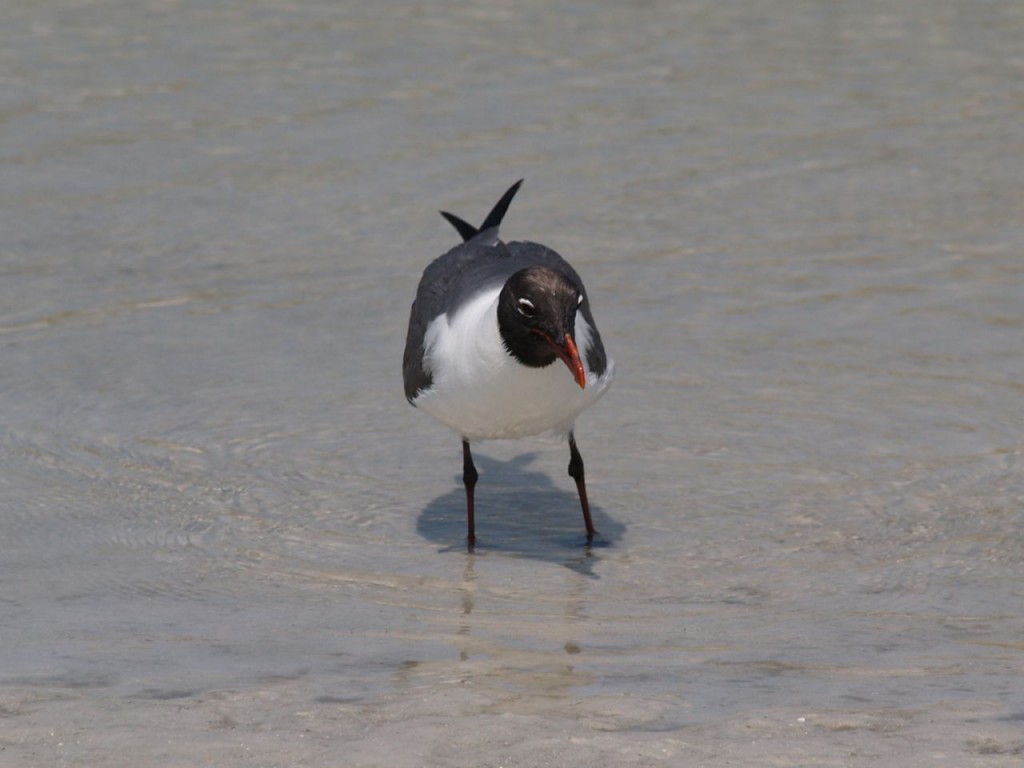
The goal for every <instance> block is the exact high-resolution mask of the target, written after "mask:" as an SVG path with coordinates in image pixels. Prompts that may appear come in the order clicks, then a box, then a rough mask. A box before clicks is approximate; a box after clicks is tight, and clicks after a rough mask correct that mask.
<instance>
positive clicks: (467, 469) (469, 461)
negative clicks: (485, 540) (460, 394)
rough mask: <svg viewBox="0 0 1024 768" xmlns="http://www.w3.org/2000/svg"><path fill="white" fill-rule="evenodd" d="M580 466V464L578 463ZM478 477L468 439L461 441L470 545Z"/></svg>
mask: <svg viewBox="0 0 1024 768" xmlns="http://www.w3.org/2000/svg"><path fill="white" fill-rule="evenodd" d="M580 466H582V464H581V465H580ZM478 477H479V475H478V474H477V471H476V467H475V466H473V454H472V453H470V452H469V440H463V441H462V482H463V484H464V485H465V486H466V526H467V530H468V533H467V535H466V542H467V543H468V544H469V546H470V547H472V546H473V545H474V544H475V543H476V523H475V521H474V518H473V488H475V487H476V479H477V478H478Z"/></svg>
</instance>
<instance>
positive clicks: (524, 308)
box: [516, 299, 537, 317]
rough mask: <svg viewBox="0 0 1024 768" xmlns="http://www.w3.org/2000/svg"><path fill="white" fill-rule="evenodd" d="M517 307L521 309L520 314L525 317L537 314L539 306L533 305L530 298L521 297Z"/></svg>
mask: <svg viewBox="0 0 1024 768" xmlns="http://www.w3.org/2000/svg"><path fill="white" fill-rule="evenodd" d="M516 303H517V305H518V306H517V307H516V309H518V310H519V314H520V315H522V316H523V317H533V316H534V315H536V314H537V308H536V307H534V306H533V302H532V301H530V300H529V299H519V300H518V301H517V302H516Z"/></svg>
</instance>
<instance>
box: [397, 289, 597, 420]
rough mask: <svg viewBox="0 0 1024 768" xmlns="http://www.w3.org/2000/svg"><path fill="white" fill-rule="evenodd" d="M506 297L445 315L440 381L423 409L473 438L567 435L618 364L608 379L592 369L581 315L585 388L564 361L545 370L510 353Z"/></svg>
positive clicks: (431, 349)
mask: <svg viewBox="0 0 1024 768" xmlns="http://www.w3.org/2000/svg"><path fill="white" fill-rule="evenodd" d="M498 292H499V291H498V290H495V291H491V292H488V293H486V294H482V295H481V296H479V297H477V298H475V299H474V300H473V301H471V302H470V303H469V304H468V305H467V306H466V307H465V308H464V309H463V310H461V311H460V312H459V313H458V314H457V315H456V316H455V317H454V318H453V319H452V322H449V321H448V318H447V317H446V316H444V315H442V316H441V317H439V318H437V319H436V320H434V321H433V322H432V323H431V324H430V326H429V327H428V328H427V333H426V338H425V340H424V341H425V344H424V348H425V349H424V356H425V363H426V367H427V369H428V370H429V371H430V372H431V375H432V377H433V383H432V385H431V387H430V388H429V389H427V390H426V391H424V392H423V393H421V394H420V396H419V397H417V398H416V400H415V405H416V406H417V407H418V408H422V409H423V410H425V411H426V412H427V413H429V414H430V415H431V416H433V417H434V418H436V419H437V420H438V421H440V422H441V423H442V424H444V425H446V426H447V427H449V428H450V429H452V430H454V431H455V432H457V433H459V435H460V436H462V437H464V438H467V439H469V440H496V439H501V438H513V437H525V436H527V435H536V434H540V433H543V432H553V433H561V434H566V433H568V432H569V431H570V430H572V428H573V424H574V423H575V421H576V417H577V416H578V415H579V414H580V413H581V412H583V411H584V410H585V409H586V408H589V407H590V406H591V405H593V404H594V403H595V402H596V401H597V400H598V398H600V397H601V395H603V394H604V392H605V390H606V389H607V388H608V385H609V384H611V380H612V373H613V370H614V364H613V363H612V361H611V360H609V361H608V366H607V369H606V370H605V373H604V375H603V376H600V377H598V376H597V375H596V374H595V373H594V372H593V371H591V370H589V369H587V366H586V359H587V358H586V350H587V349H588V348H589V343H590V328H589V326H588V325H587V323H586V321H585V320H584V319H583V317H582V315H577V318H576V337H577V338H576V343H577V346H578V348H579V350H580V357H581V358H582V360H583V362H584V369H585V370H586V374H587V386H586V388H585V389H581V388H580V386H579V385H578V384H577V383H576V381H575V380H574V379H573V376H572V373H571V372H570V371H569V369H568V368H567V367H566V366H565V364H564V363H563V362H562V361H561V360H555V361H554V362H553V363H552V364H551V365H548V366H546V367H544V368H529V367H527V366H525V365H522V364H521V363H519V362H518V361H517V360H516V359H515V358H513V357H512V356H511V355H510V354H509V353H508V351H507V350H506V349H505V346H504V344H503V343H502V341H501V334H500V333H499V332H498V320H497V298H498Z"/></svg>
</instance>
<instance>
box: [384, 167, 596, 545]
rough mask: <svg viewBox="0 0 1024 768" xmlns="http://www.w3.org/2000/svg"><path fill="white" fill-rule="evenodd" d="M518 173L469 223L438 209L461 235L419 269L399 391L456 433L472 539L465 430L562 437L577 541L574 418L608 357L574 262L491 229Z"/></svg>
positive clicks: (478, 434) (471, 472)
mask: <svg viewBox="0 0 1024 768" xmlns="http://www.w3.org/2000/svg"><path fill="white" fill-rule="evenodd" d="M522 183H523V182H522V179H520V180H519V181H517V182H516V183H515V184H513V185H512V187H511V188H510V189H509V190H508V191H507V192H506V193H505V194H504V196H503V197H502V198H501V200H499V201H498V203H497V204H496V205H495V206H494V208H493V209H492V210H491V212H490V213H489V214H487V218H486V219H484V223H483V224H481V225H480V227H479V228H477V227H474V226H473V225H472V224H468V223H467V222H465V221H463V220H462V219H460V218H459V217H458V216H454V215H453V214H450V213H447V212H445V211H442V212H441V215H442V216H444V217H445V219H447V220H448V222H449V223H451V225H452V226H454V227H455V229H456V231H458V233H459V235H461V236H462V239H463V240H464V241H465V242H463V243H462V244H460V245H458V246H456V247H455V248H452V249H451V250H450V251H448V253H446V254H444V255H443V256H441V257H439V258H437V259H435V260H434V261H433V262H432V263H431V264H430V266H428V267H427V268H426V270H424V272H423V277H422V278H421V280H420V284H419V288H418V289H417V290H416V299H415V301H413V304H412V311H411V313H410V316H409V333H408V336H407V337H406V342H405V356H404V359H403V365H402V373H403V375H404V378H405V396H406V398H407V399H408V400H409V402H410V403H412V405H414V406H416V407H417V408H422V409H423V410H425V411H426V412H427V413H429V414H430V415H431V416H433V417H434V418H436V419H437V420H438V421H440V422H441V423H442V424H444V425H445V426H447V427H449V428H450V429H452V430H454V431H455V432H456V433H458V435H459V436H460V437H461V438H462V481H463V483H464V484H465V486H466V517H467V524H468V536H467V540H468V542H469V545H470V546H471V547H472V545H473V544H474V542H475V540H476V534H475V528H474V517H473V489H474V487H475V486H476V481H477V471H476V467H475V466H474V465H473V455H472V453H471V452H470V449H469V444H470V442H471V441H474V440H498V439H505V438H517V437H525V436H528V435H536V434H541V433H545V432H546V433H553V434H557V435H562V436H566V437H568V440H569V475H570V476H571V477H572V479H573V480H575V481H576V490H577V491H578V492H579V497H580V506H581V507H582V508H583V521H584V524H585V525H586V530H587V543H588V544H589V543H590V542H592V541H593V538H594V533H595V530H594V523H593V522H592V520H591V518H590V505H589V504H588V502H587V487H586V483H585V482H584V479H583V459H582V457H581V456H580V452H579V449H578V448H577V447H576V439H575V436H574V435H573V427H574V425H575V422H576V417H577V416H578V415H579V414H580V413H581V412H582V411H583V410H585V409H586V408H588V407H590V406H591V405H593V404H594V402H596V401H597V399H598V398H600V397H601V395H603V394H604V392H605V390H606V389H608V385H609V384H611V381H612V372H613V370H614V363H613V361H612V360H611V359H609V358H608V356H607V355H606V354H605V351H604V345H603V344H602V343H601V334H599V333H598V332H597V325H595V323H594V316H593V315H592V314H591V312H590V300H589V299H588V297H587V292H586V289H585V288H584V287H583V281H582V280H580V277H579V275H578V274H576V270H574V269H573V268H572V267H571V266H569V263H568V262H566V261H565V259H563V258H562V257H561V256H559V255H558V254H557V253H555V252H554V251H553V250H551V249H550V248H547V247H545V246H543V245H539V244H538V243H531V242H511V243H504V242H502V241H501V240H499V239H498V226H499V225H500V224H501V220H502V218H504V216H505V211H507V210H508V206H509V204H510V203H511V202H512V198H513V197H515V194H516V192H517V191H518V190H519V185H520V184H522ZM558 360H561V361H562V362H563V363H564V364H565V366H566V368H568V371H566V370H565V368H563V367H562V366H561V365H558V364H557V361H558Z"/></svg>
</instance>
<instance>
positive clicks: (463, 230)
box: [440, 211, 479, 242]
mask: <svg viewBox="0 0 1024 768" xmlns="http://www.w3.org/2000/svg"><path fill="white" fill-rule="evenodd" d="M440 214H441V215H442V216H444V218H445V220H447V222H448V223H449V224H451V225H452V226H453V227H455V231H456V232H458V233H459V236H460V237H462V239H463V240H464V241H467V242H468V241H469V240H472V239H473V238H474V237H476V235H477V232H478V231H479V230H478V229H477V228H476V227H474V226H473V225H472V224H470V223H469V222H468V221H463V220H462V219H460V218H459V217H458V216H456V215H455V214H454V213H448V211H440Z"/></svg>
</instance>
